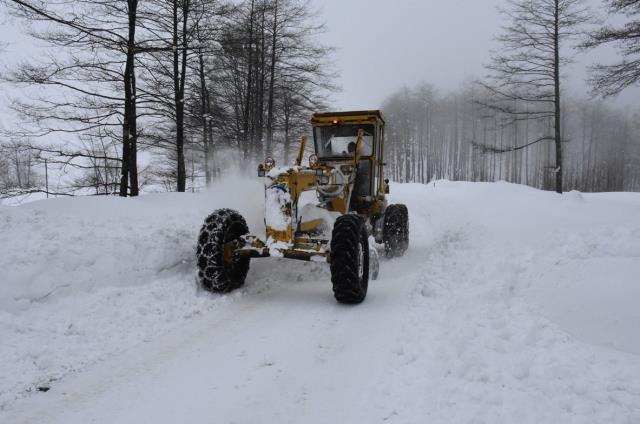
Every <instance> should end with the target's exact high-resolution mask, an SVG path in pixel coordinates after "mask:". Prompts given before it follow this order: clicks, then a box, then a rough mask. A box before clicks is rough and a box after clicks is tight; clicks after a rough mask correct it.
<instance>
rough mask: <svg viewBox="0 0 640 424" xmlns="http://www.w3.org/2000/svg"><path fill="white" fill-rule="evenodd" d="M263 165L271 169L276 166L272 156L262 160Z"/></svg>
mask: <svg viewBox="0 0 640 424" xmlns="http://www.w3.org/2000/svg"><path fill="white" fill-rule="evenodd" d="M264 165H265V166H266V167H267V169H271V168H273V167H274V166H276V160H275V159H274V158H266V159H265V160H264Z"/></svg>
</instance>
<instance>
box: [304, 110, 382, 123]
mask: <svg viewBox="0 0 640 424" xmlns="http://www.w3.org/2000/svg"><path fill="white" fill-rule="evenodd" d="M332 120H339V121H343V122H350V121H357V122H361V121H372V120H379V121H380V122H382V124H383V125H384V123H385V122H384V119H383V118H382V113H381V112H380V111H379V110H356V111H348V112H322V113H314V114H313V117H312V118H311V123H312V124H323V123H324V124H326V123H328V122H330V121H332Z"/></svg>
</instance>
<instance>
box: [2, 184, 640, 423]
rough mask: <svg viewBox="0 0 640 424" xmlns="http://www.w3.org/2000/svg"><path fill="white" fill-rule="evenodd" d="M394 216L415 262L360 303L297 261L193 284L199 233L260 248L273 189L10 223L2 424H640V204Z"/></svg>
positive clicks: (494, 196) (444, 208) (493, 192)
mask: <svg viewBox="0 0 640 424" xmlns="http://www.w3.org/2000/svg"><path fill="white" fill-rule="evenodd" d="M392 201H394V202H403V203H406V204H407V205H408V207H409V213H410V221H411V222H410V225H411V246H410V249H409V251H408V252H407V254H406V255H405V257H403V258H399V259H393V260H390V261H389V260H386V261H383V262H382V263H381V270H380V278H379V280H378V281H373V282H371V283H370V287H369V295H368V298H367V300H365V302H364V303H363V304H362V305H359V306H355V307H344V306H341V305H337V304H336V303H335V301H334V300H333V298H332V294H331V287H330V283H329V274H328V269H327V268H328V267H327V266H325V265H323V264H314V263H301V262H295V261H289V260H277V259H273V260H255V261H253V262H252V266H251V267H252V268H251V272H250V274H249V277H248V280H247V285H246V287H245V288H244V289H242V290H240V291H238V292H237V293H234V294H232V295H227V296H216V295H211V294H208V293H205V292H202V291H200V290H198V289H197V287H196V284H195V263H194V259H193V258H194V245H195V240H196V235H197V232H198V230H199V226H200V224H201V222H202V220H203V219H204V217H205V216H206V215H207V214H208V213H209V212H210V211H211V210H213V209H215V208H217V207H232V208H235V209H238V210H239V211H240V212H241V213H242V214H243V215H245V217H246V218H247V221H248V223H249V226H250V228H251V229H252V231H254V232H257V233H260V230H261V228H262V227H263V225H262V217H263V207H264V206H263V202H264V192H263V188H262V185H261V183H260V182H259V181H258V180H251V181H246V180H240V181H238V180H234V182H233V183H228V184H227V185H217V186H215V187H214V188H213V189H212V190H210V191H208V192H206V193H202V194H160V195H147V196H142V197H140V198H137V199H119V198H73V199H54V200H47V201H40V202H34V203H29V204H24V205H22V206H18V207H8V206H0V340H1V343H0V360H1V361H0V422H11V423H14V422H36V421H37V422H48V423H49V422H61V423H75V422H78V423H84V422H88V421H92V422H104V423H114V422H203V423H204V422H206V423H211V422H353V423H356V422H397V423H413V422H462V423H467V422H492V423H495V422H505V423H509V422H514V421H518V422H532V423H533V422H536V423H537V422H619V423H627V422H629V423H634V422H639V421H640V356H639V355H640V338H639V337H638V336H637V334H638V328H640V308H639V307H638V299H640V280H639V279H638V275H640V195H639V194H635V193H621V194H580V193H567V194H565V195H563V196H560V195H557V194H555V193H546V192H541V191H537V190H534V189H531V188H528V187H523V186H517V185H512V184H506V183H495V184H485V183H452V182H445V181H442V182H435V183H432V184H430V185H428V186H423V185H417V184H402V185H400V184H394V185H392ZM38 387H50V388H51V390H49V391H48V392H46V393H45V392H39V391H38V390H37V388H38Z"/></svg>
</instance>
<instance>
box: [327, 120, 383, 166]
mask: <svg viewBox="0 0 640 424" xmlns="http://www.w3.org/2000/svg"><path fill="white" fill-rule="evenodd" d="M359 129H362V130H363V131H364V137H363V138H364V140H363V142H364V143H363V146H362V152H361V155H362V156H371V152H372V146H373V125H370V124H367V125H331V126H326V127H316V129H315V141H316V154H317V155H318V157H319V158H329V157H353V156H354V155H355V152H356V142H357V141H358V130H359Z"/></svg>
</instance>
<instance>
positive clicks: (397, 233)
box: [196, 111, 409, 303]
mask: <svg viewBox="0 0 640 424" xmlns="http://www.w3.org/2000/svg"><path fill="white" fill-rule="evenodd" d="M311 123H312V126H313V139H314V145H315V154H312V155H311V156H310V157H309V163H308V165H306V166H303V165H302V161H303V155H304V151H305V145H306V143H307V138H306V137H303V138H302V140H301V144H300V150H299V153H298V156H297V159H296V163H295V165H294V166H288V167H278V166H277V165H276V162H275V161H274V160H273V159H272V158H267V159H266V160H265V162H264V163H261V164H260V165H258V176H259V177H260V178H263V179H264V181H265V217H264V222H265V226H266V231H265V234H266V235H265V237H264V239H260V238H259V237H257V236H255V235H251V234H250V233H249V228H248V227H247V224H246V221H245V220H244V218H243V217H242V216H241V215H240V214H239V213H238V212H236V211H233V210H231V209H219V210H216V211H215V212H213V213H212V214H211V215H209V217H207V219H206V220H205V222H204V225H203V226H202V229H201V230H200V235H199V238H198V246H197V252H196V254H197V261H198V278H199V281H200V283H201V284H202V286H203V287H204V288H205V289H207V290H211V291H214V292H229V291H231V290H234V289H236V288H239V287H240V286H242V285H243V284H244V281H245V279H246V276H247V273H248V271H249V261H250V259H251V258H264V257H282V258H290V259H301V260H308V261H309V260H310V261H320V262H328V263H329V264H330V269H331V282H332V283H333V292H334V295H335V298H336V300H337V301H338V302H341V303H360V302H362V301H363V300H364V298H365V296H366V295H367V288H368V282H369V277H371V279H376V278H377V275H378V269H379V261H378V251H377V249H375V248H374V247H373V246H370V245H369V238H370V237H371V238H372V239H373V240H375V242H376V243H379V244H382V245H384V254H385V255H387V256H390V257H393V256H400V255H402V254H404V252H405V250H406V249H407V247H408V245H409V216H408V211H407V207H406V206H405V205H401V204H394V205H387V198H386V195H387V194H388V193H389V180H388V179H385V178H384V167H385V162H384V144H385V136H384V119H383V118H382V114H381V113H380V111H359V112H336V113H316V114H314V115H313V118H312V119H311Z"/></svg>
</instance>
